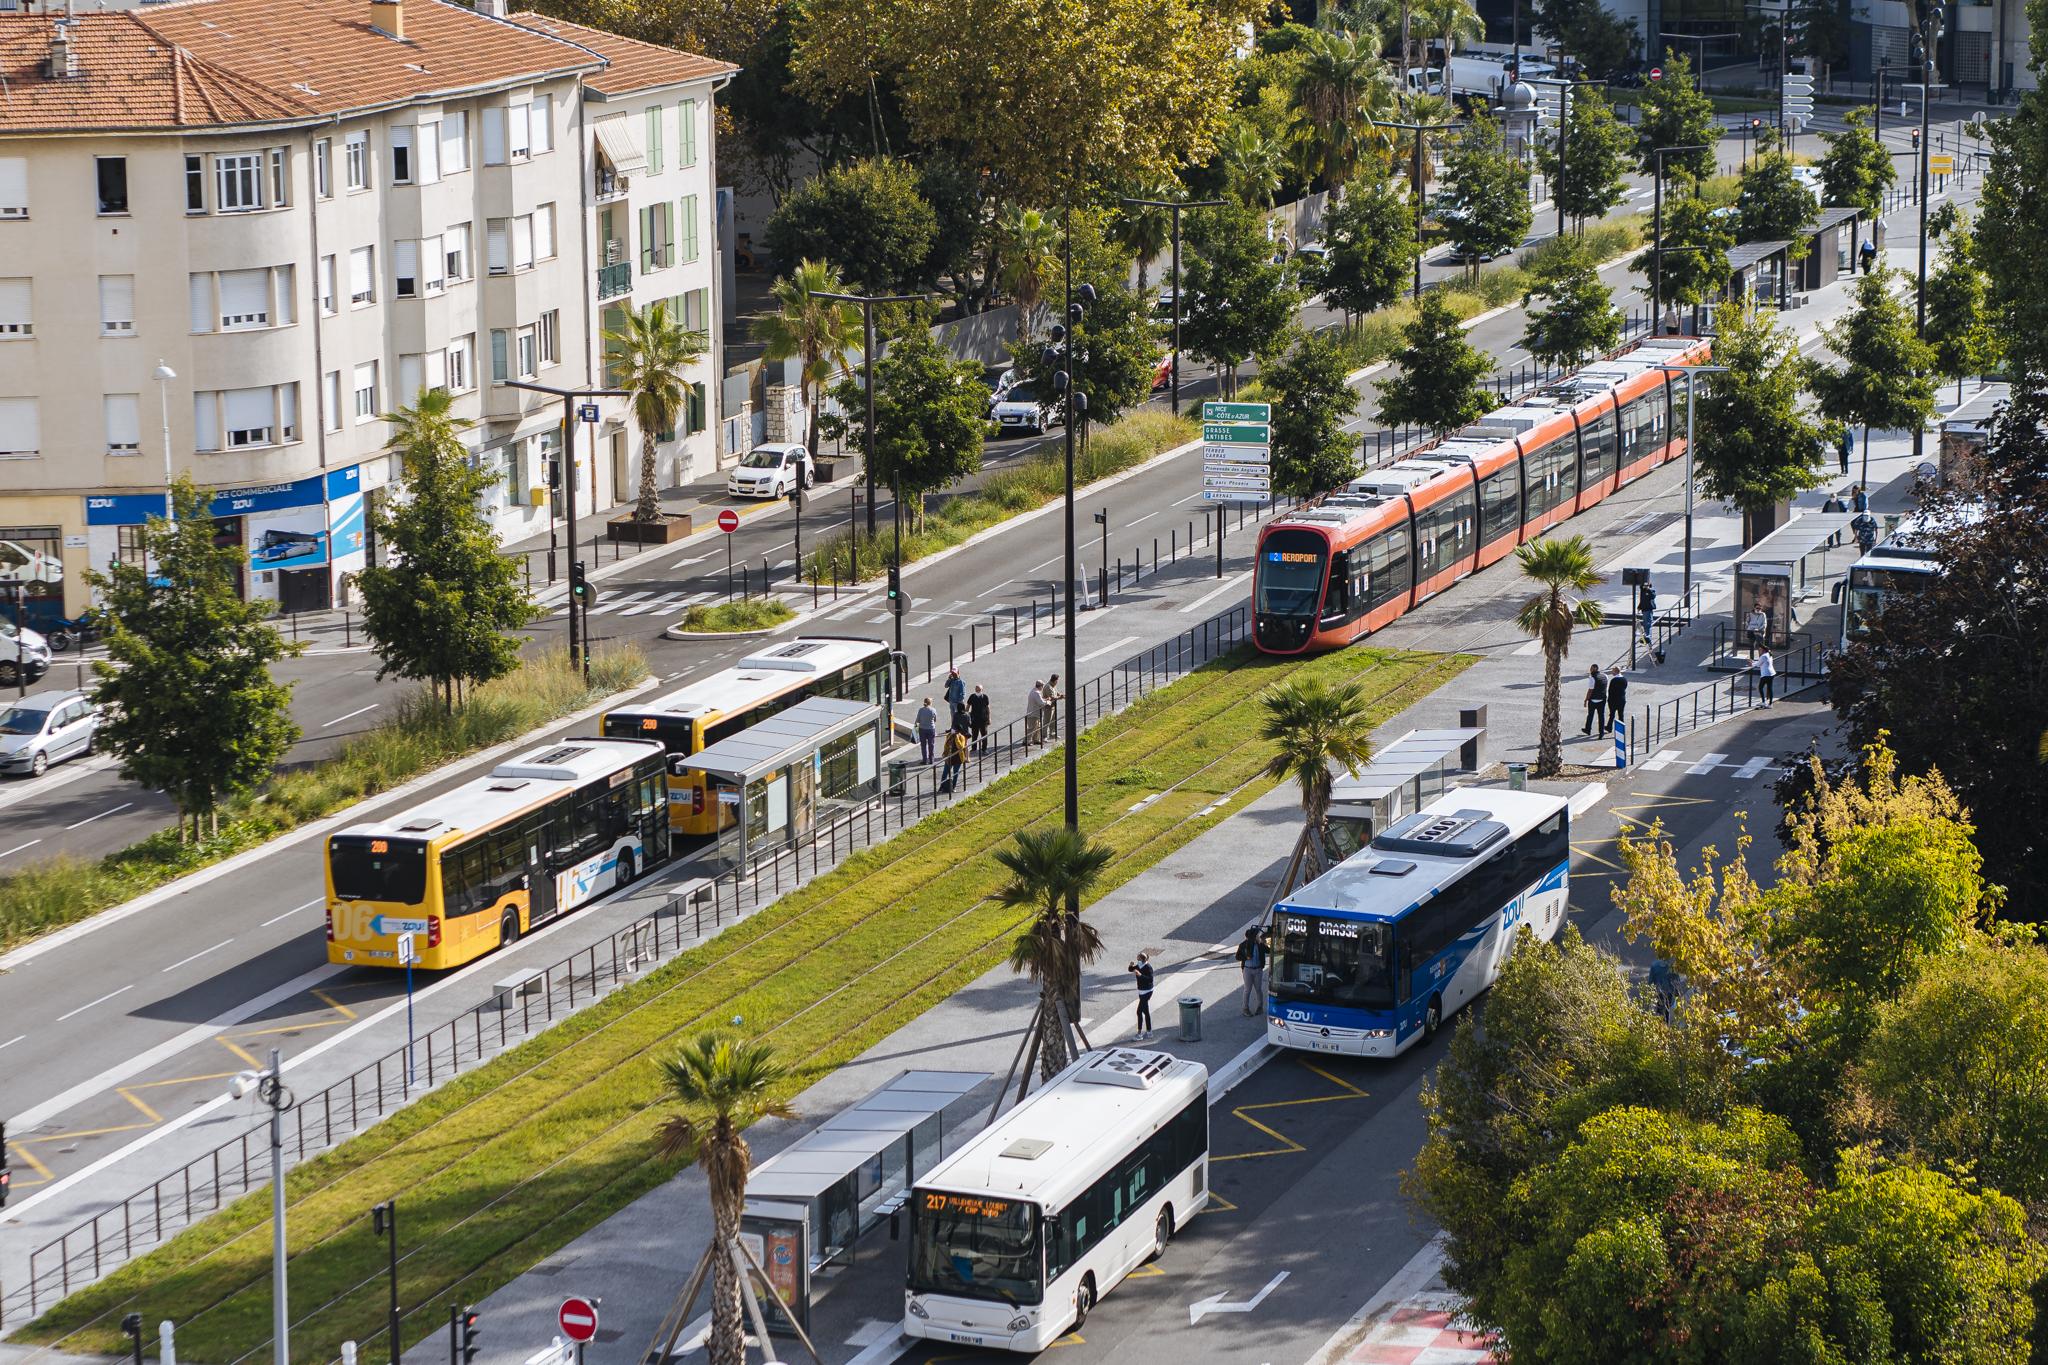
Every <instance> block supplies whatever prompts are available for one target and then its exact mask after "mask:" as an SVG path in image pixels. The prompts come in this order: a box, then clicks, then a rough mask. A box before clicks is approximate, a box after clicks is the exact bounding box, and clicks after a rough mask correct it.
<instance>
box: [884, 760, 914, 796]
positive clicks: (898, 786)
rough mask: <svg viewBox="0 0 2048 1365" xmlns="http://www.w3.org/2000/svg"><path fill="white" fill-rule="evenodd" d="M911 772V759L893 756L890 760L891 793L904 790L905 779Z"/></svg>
mask: <svg viewBox="0 0 2048 1365" xmlns="http://www.w3.org/2000/svg"><path fill="white" fill-rule="evenodd" d="M909 772H910V760H909V759H907V758H892V759H890V760H889V793H894V792H900V791H902V790H903V780H904V778H905V777H906V776H907V775H908V774H909ZM885 794H888V793H885Z"/></svg>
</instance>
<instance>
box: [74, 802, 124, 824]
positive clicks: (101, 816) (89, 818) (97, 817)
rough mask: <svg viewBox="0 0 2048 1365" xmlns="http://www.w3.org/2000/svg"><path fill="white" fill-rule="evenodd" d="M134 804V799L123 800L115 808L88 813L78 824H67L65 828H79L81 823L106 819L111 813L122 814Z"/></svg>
mask: <svg viewBox="0 0 2048 1365" xmlns="http://www.w3.org/2000/svg"><path fill="white" fill-rule="evenodd" d="M134 805H135V803H134V802H133V801H123V802H122V803H121V804H120V805H118V806H115V807H114V808H113V809H111V810H103V811H101V812H100V813H99V814H98V815H88V816H86V817H85V818H84V819H83V820H80V821H79V822H78V824H76V825H66V826H64V828H66V829H77V828H78V826H79V825H89V824H91V823H92V822H93V821H95V820H104V819H106V818H107V817H108V816H109V815H119V814H120V813H121V812H122V811H124V810H128V809H130V808H131V807H133V806H134Z"/></svg>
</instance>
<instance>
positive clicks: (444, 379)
mask: <svg viewBox="0 0 2048 1365" xmlns="http://www.w3.org/2000/svg"><path fill="white" fill-rule="evenodd" d="M420 369H421V371H422V373H421V375H420V387H421V388H423V389H441V390H443V391H444V392H445V391H446V390H447V388H448V352H447V351H446V350H439V351H428V352H427V353H426V354H425V355H423V356H421V357H420Z"/></svg>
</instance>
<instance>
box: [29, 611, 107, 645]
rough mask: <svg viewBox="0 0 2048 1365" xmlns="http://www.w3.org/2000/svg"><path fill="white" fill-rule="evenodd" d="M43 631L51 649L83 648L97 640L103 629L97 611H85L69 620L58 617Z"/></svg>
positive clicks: (103, 631)
mask: <svg viewBox="0 0 2048 1365" xmlns="http://www.w3.org/2000/svg"><path fill="white" fill-rule="evenodd" d="M44 633H45V635H47V636H48V638H49V641H50V648H51V649H55V650H65V649H71V648H74V647H76V648H79V649H83V648H85V646H87V645H89V644H92V643H94V642H95V641H97V640H98V639H99V638H100V636H101V635H103V634H104V633H105V629H104V627H102V626H101V624H100V619H99V615H98V613H96V612H87V613H85V615H83V616H75V617H72V618H71V619H69V620H66V619H64V618H63V617H59V618H58V619H56V620H54V621H52V622H50V626H49V629H48V630H47V631H45V632H44Z"/></svg>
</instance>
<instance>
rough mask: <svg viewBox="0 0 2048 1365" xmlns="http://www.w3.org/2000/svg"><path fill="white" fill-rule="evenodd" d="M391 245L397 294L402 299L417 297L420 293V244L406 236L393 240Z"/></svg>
mask: <svg viewBox="0 0 2048 1365" xmlns="http://www.w3.org/2000/svg"><path fill="white" fill-rule="evenodd" d="M391 246H392V250H391V262H392V264H391V274H392V277H393V283H394V284H395V285H396V290H395V294H396V296H397V297H398V298H401V299H416V298H418V297H419V294H420V244H419V243H418V242H415V241H413V240H412V239H411V238H409V237H405V238H400V239H399V240H398V241H396V242H393V243H392V244H391Z"/></svg>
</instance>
